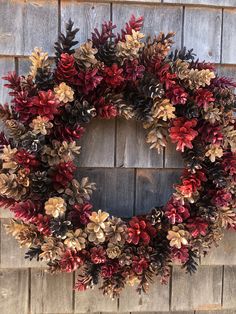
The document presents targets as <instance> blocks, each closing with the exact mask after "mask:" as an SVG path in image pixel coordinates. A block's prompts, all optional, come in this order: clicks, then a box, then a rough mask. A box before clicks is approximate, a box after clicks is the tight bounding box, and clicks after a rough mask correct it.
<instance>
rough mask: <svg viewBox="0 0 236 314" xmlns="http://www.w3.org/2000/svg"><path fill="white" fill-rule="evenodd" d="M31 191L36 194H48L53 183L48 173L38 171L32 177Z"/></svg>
mask: <svg viewBox="0 0 236 314" xmlns="http://www.w3.org/2000/svg"><path fill="white" fill-rule="evenodd" d="M30 180H31V183H30V187H31V191H32V192H33V193H36V194H46V193H47V191H48V188H49V185H50V183H51V181H50V179H49V178H48V176H47V171H42V172H41V171H36V172H35V173H33V174H32V175H31V176H30Z"/></svg>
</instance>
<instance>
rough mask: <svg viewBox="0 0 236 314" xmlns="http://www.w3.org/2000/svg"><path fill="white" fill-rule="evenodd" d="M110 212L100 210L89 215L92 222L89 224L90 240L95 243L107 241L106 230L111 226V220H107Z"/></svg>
mask: <svg viewBox="0 0 236 314" xmlns="http://www.w3.org/2000/svg"><path fill="white" fill-rule="evenodd" d="M108 217H109V214H108V213H106V212H102V211H101V210H99V211H98V212H92V215H91V216H90V217H89V219H90V222H89V223H88V225H87V231H88V234H89V236H88V240H89V241H90V242H93V243H94V244H99V243H102V242H105V240H106V238H105V234H106V233H105V232H106V229H107V228H108V226H109V222H108V221H106V220H107V218H108Z"/></svg>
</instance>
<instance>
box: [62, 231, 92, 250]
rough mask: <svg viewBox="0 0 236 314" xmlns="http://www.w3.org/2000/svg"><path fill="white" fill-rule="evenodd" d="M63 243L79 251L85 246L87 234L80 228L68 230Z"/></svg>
mask: <svg viewBox="0 0 236 314" xmlns="http://www.w3.org/2000/svg"><path fill="white" fill-rule="evenodd" d="M66 237H67V238H66V239H65V241H64V243H65V245H66V246H68V247H69V248H72V249H75V250H77V251H81V250H82V249H84V248H85V246H86V238H87V234H86V233H85V232H83V230H82V229H76V230H75V231H69V232H67V233H66Z"/></svg>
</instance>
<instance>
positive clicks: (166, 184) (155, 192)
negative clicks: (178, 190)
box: [136, 169, 182, 214]
mask: <svg viewBox="0 0 236 314" xmlns="http://www.w3.org/2000/svg"><path fill="white" fill-rule="evenodd" d="M181 172H182V170H173V169H165V170H164V169H163V170H153V169H138V170H137V178H136V214H141V213H142V214H143V213H146V212H147V211H148V210H150V209H151V208H153V207H155V206H161V205H164V204H166V202H167V200H168V199H169V197H170V196H171V194H172V192H173V187H172V186H173V184H174V183H178V180H179V178H180V174H181Z"/></svg>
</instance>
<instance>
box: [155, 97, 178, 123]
mask: <svg viewBox="0 0 236 314" xmlns="http://www.w3.org/2000/svg"><path fill="white" fill-rule="evenodd" d="M174 112H175V107H174V106H173V105H172V104H171V103H170V100H169V99H163V100H161V101H158V100H157V101H155V102H154V105H153V107H152V111H151V114H152V117H153V119H155V118H156V119H162V120H163V121H167V120H171V119H173V118H175V117H176V116H175V114H174Z"/></svg>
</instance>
